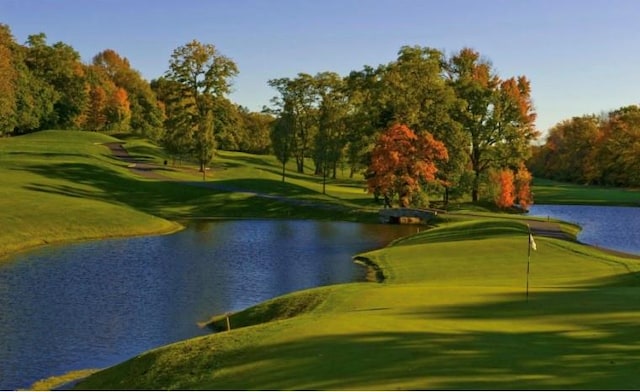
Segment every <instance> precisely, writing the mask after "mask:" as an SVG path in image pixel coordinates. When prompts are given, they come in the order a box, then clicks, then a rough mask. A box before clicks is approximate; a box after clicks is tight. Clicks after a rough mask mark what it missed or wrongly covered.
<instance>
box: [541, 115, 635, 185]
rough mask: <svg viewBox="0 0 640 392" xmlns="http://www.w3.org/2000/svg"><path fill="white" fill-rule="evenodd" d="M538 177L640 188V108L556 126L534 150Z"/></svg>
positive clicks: (586, 117)
mask: <svg viewBox="0 0 640 392" xmlns="http://www.w3.org/2000/svg"><path fill="white" fill-rule="evenodd" d="M530 166H531V168H532V171H533V173H534V174H535V175H536V176H540V177H544V178H550V179H555V180H559V181H568V182H574V183H579V184H586V185H604V186H619V187H638V186H640V172H639V171H638V168H639V167H640V106H637V105H630V106H625V107H621V108H619V109H616V110H613V111H610V112H608V113H604V114H601V115H599V116H598V115H584V116H581V117H573V118H571V119H568V120H565V121H562V122H560V123H558V124H556V125H555V126H554V127H553V128H552V129H551V130H550V131H549V135H548V137H547V140H546V142H545V144H543V145H541V146H536V147H534V150H533V156H532V158H531V161H530Z"/></svg>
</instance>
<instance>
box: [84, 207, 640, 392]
mask: <svg viewBox="0 0 640 392" xmlns="http://www.w3.org/2000/svg"><path fill="white" fill-rule="evenodd" d="M527 233H528V231H527V228H526V225H525V224H523V223H520V222H517V221H514V220H512V219H496V218H492V217H488V218H460V219H457V220H455V221H452V222H450V223H447V224H442V225H441V226H440V227H438V228H435V229H432V230H429V231H424V232H421V233H419V234H417V235H415V236H413V237H410V238H407V239H405V240H404V241H398V242H396V243H395V244H393V245H392V246H390V247H387V248H385V249H382V250H378V251H374V252H369V253H366V254H363V255H362V256H363V257H367V258H369V259H371V260H375V261H376V262H377V263H379V265H380V266H381V267H382V268H383V270H384V272H385V275H386V276H387V277H388V279H386V280H385V282H384V283H382V284H376V283H358V284H346V285H339V286H333V287H331V288H330V289H325V290H326V291H325V290H322V291H320V292H319V293H321V294H322V296H323V298H322V304H321V305H320V306H319V307H316V308H315V310H313V311H311V312H302V313H301V314H299V315H297V316H295V317H290V318H285V319H282V318H279V317H277V316H275V317H274V315H277V314H280V313H281V312H279V311H276V310H274V309H275V307H274V306H273V304H277V303H279V302H280V301H283V303H287V302H288V301H293V302H294V303H295V302H296V300H295V299H296V296H297V294H292V295H291V296H288V299H279V300H276V301H275V302H272V305H268V304H263V305H262V306H263V308H262V309H263V311H261V312H258V313H259V314H264V315H269V316H268V317H265V318H264V320H273V319H277V320H275V321H269V322H265V323H262V324H255V325H252V326H250V327H247V328H238V329H232V330H231V331H230V332H224V333H218V334H213V335H209V336H205V337H200V338H197V339H192V340H188V341H184V342H180V343H176V344H174V345H171V346H167V347H163V348H159V349H157V350H153V351H151V352H149V353H146V354H143V355H141V356H139V357H136V358H133V359H131V360H130V361H127V362H125V363H123V364H120V365H117V366H115V367H113V368H110V369H106V370H104V371H101V372H98V373H96V374H94V375H93V376H90V377H89V378H87V379H86V380H85V381H84V382H82V383H80V384H79V385H78V388H80V389H112V388H115V389H242V390H244V389H249V390H254V389H261V390H265V389H267V390H270V389H384V390H390V389H494V390H495V389H517V390H521V389H630V388H631V389H633V388H635V387H637V385H636V384H637V382H636V373H637V363H638V360H640V342H639V341H638V338H637V331H638V328H639V327H640V301H639V299H640V292H639V291H638V285H639V283H640V261H639V260H638V259H633V258H625V257H620V256H615V255H611V254H608V253H605V252H601V251H599V250H596V249H593V248H589V247H586V246H583V245H580V244H577V243H574V242H569V241H563V240H559V239H554V238H542V237H538V238H536V242H537V245H538V250H537V251H536V252H533V253H532V255H531V271H530V275H529V279H530V295H529V297H528V300H527V298H526V296H525V280H526V267H527V247H528V235H527ZM313 293H315V292H314V291H310V292H307V293H303V294H302V297H299V298H300V300H301V301H302V302H303V303H307V301H305V300H303V298H305V296H308V295H312V294H313ZM285 308H287V309H289V308H290V307H289V306H288V305H287V306H285ZM291 308H296V306H292V307H291ZM285 313H286V312H285ZM294 313H295V312H294ZM248 318H251V319H252V321H258V320H260V319H261V317H260V316H256V317H248ZM249 324H253V322H251V323H249Z"/></svg>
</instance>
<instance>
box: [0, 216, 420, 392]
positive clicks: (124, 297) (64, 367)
mask: <svg viewBox="0 0 640 392" xmlns="http://www.w3.org/2000/svg"><path fill="white" fill-rule="evenodd" d="M414 232H415V227H411V226H402V225H395V226H392V225H366V224H356V223H345V222H315V221H250V220H243V221H218V222H196V223H193V224H192V225H190V227H189V228H188V229H186V230H184V231H181V232H179V233H176V234H173V235H167V236H153V237H138V238H128V239H112V240H104V241H92V242H84V243H80V244H74V245H61V246H48V247H44V248H41V249H37V250H34V251H32V252H27V253H24V254H20V255H17V256H15V257H13V258H12V259H11V260H10V261H9V262H7V261H3V262H2V263H1V264H0V390H7V389H9V390H11V389H18V388H28V387H29V386H30V385H31V384H32V383H33V382H35V381H37V380H39V379H42V378H46V377H50V376H53V375H60V374H63V373H66V372H68V371H71V370H77V369H87V368H102V367H107V366H111V365H114V364H116V363H118V362H121V361H124V360H126V359H128V358H130V357H133V356H135V355H137V354H139V353H141V352H143V351H146V350H149V349H151V348H154V347H157V346H161V345H165V344H168V343H171V342H175V341H178V340H183V339H187V338H191V337H194V336H198V335H202V334H205V333H209V331H208V330H202V329H200V328H198V327H197V323H198V322H200V321H205V320H207V319H208V318H209V317H210V316H212V315H214V314H220V313H223V312H226V311H232V310H239V309H244V308H246V307H249V306H252V305H255V304H257V303H259V302H262V301H264V300H267V299H270V298H273V297H276V296H278V295H282V294H285V293H289V292H292V291H296V290H301V289H305V288H310V287H316V286H322V285H328V284H335V283H344V282H353V281H359V280H363V279H364V277H365V270H364V268H363V267H361V266H359V265H357V264H355V263H353V262H352V261H351V257H352V256H354V255H355V254H357V253H360V252H363V251H367V250H372V249H376V248H380V247H383V246H385V245H387V244H388V243H389V242H390V241H392V240H394V239H396V238H398V237H401V236H404V235H408V234H410V233H414Z"/></svg>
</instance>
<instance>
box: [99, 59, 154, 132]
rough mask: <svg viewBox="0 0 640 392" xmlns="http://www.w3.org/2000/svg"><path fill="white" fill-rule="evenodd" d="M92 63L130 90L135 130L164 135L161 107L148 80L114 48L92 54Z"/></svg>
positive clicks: (132, 124) (132, 128)
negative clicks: (162, 132)
mask: <svg viewBox="0 0 640 392" xmlns="http://www.w3.org/2000/svg"><path fill="white" fill-rule="evenodd" d="M93 65H94V66H95V67H98V68H100V69H102V70H103V71H104V73H105V74H106V75H107V77H108V78H109V80H111V81H112V82H113V83H114V84H115V85H116V86H117V87H119V88H122V89H124V90H125V91H126V93H127V101H128V102H129V111H130V119H129V125H130V128H131V130H132V131H133V132H136V133H139V134H141V135H144V136H146V137H149V138H151V139H154V140H158V139H159V138H160V136H161V130H162V122H163V120H164V118H163V113H162V110H161V109H160V106H159V105H158V102H157V99H156V96H155V94H154V93H153V91H152V89H151V87H150V85H149V83H148V82H147V81H146V80H144V79H143V78H142V76H141V75H140V73H139V72H138V71H136V70H134V69H133V68H131V65H130V64H129V60H127V59H126V58H124V57H121V56H120V55H119V54H118V53H117V52H115V51H114V50H112V49H106V50H104V51H102V52H100V53H98V54H97V55H96V56H95V57H94V58H93Z"/></svg>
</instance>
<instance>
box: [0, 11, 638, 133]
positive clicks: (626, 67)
mask: <svg viewBox="0 0 640 392" xmlns="http://www.w3.org/2000/svg"><path fill="white" fill-rule="evenodd" d="M639 21H640V1H637V0H607V1H604V0H598V1H596V0H530V1H522V0H520V1H518V0H511V1H506V0H484V1H480V0H453V1H445V0H441V1H431V0H420V1H418V0H322V1H320V0H312V1H311V0H308V1H305V0H297V1H293V0H217V1H216V0H181V1H174V0H172V1H169V0H144V1H143V0H55V1H54V0H37V1H35V0H0V23H5V24H8V25H9V26H10V27H11V29H12V32H13V34H14V36H15V37H16V39H17V41H18V42H21V43H22V42H24V41H25V40H26V38H27V36H28V35H30V34H36V33H39V32H44V33H45V34H46V35H47V37H48V42H49V43H50V44H51V43H54V42H57V41H63V42H65V43H67V44H70V45H71V46H73V47H74V48H75V49H76V50H77V51H78V52H79V53H80V55H81V56H82V58H83V60H84V61H87V62H89V61H90V60H91V58H92V57H93V56H94V55H95V54H97V53H98V52H100V51H102V50H104V49H107V48H110V49H114V50H116V51H117V52H118V53H119V54H120V55H122V56H124V57H126V58H128V59H129V61H130V63H131V65H132V66H133V67H134V68H135V69H137V70H139V71H140V72H141V73H142V75H143V76H144V77H145V78H147V79H149V80H150V79H153V78H156V77H159V76H161V75H162V74H163V73H164V72H165V71H166V70H167V67H168V61H169V57H170V55H171V52H172V51H173V50H174V49H175V48H176V47H178V46H180V45H183V44H185V43H187V42H189V41H191V40H192V39H197V40H199V41H201V42H205V43H211V44H214V45H215V46H216V47H217V48H218V50H220V51H221V52H222V53H223V54H224V55H226V56H228V57H230V58H232V59H233V60H234V61H235V62H236V63H237V64H238V67H239V69H240V74H239V75H238V77H237V78H236V79H235V80H234V92H233V93H232V94H231V96H230V98H231V99H232V100H233V101H234V102H237V103H239V104H241V105H244V106H247V107H249V108H250V109H251V110H260V109H261V108H262V106H263V105H268V104H269V100H270V98H271V97H273V96H274V95H275V91H274V90H273V89H271V88H270V87H269V86H268V85H267V80H269V79H272V78H279V77H293V76H295V75H296V74H297V73H298V72H306V73H310V74H315V73H317V72H321V71H335V72H338V73H340V74H342V75H346V74H347V73H348V72H350V71H352V70H358V69H361V68H362V67H363V66H364V65H371V66H377V65H378V64H382V63H388V62H390V61H393V60H394V59H395V57H396V54H397V52H398V50H399V49H400V47H401V46H403V45H421V46H428V47H433V48H437V49H441V50H443V51H444V52H445V53H447V54H451V53H453V52H456V51H458V50H459V49H461V48H463V47H472V48H474V49H476V50H477V51H479V52H480V53H481V54H482V55H483V56H484V57H486V58H488V59H489V60H491V62H492V63H493V65H494V67H495V69H496V70H497V71H498V73H499V75H500V76H501V77H503V78H508V77H511V76H517V75H526V76H527V77H528V78H529V79H530V80H531V82H532V95H533V99H534V104H535V107H536V111H537V112H538V121H537V126H538V128H539V129H540V130H541V131H546V130H547V129H548V128H550V127H551V126H553V125H554V124H556V123H557V122H559V121H562V120H564V119H568V118H570V117H572V116H579V115H583V114H590V113H596V114H598V113H600V112H602V111H609V110H612V109H616V108H618V107H621V106H625V105H630V104H638V103H640V70H639V68H640V23H639Z"/></svg>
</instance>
